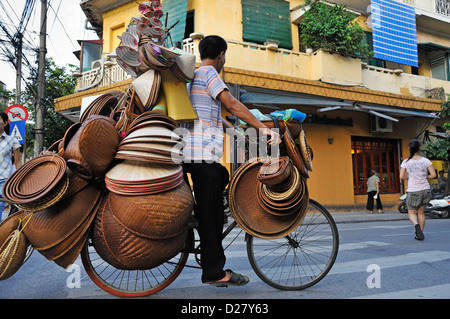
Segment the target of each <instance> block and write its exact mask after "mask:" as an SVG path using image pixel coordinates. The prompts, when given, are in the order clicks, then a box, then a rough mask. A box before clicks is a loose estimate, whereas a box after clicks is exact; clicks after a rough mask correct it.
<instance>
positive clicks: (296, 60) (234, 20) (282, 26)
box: [55, 0, 450, 206]
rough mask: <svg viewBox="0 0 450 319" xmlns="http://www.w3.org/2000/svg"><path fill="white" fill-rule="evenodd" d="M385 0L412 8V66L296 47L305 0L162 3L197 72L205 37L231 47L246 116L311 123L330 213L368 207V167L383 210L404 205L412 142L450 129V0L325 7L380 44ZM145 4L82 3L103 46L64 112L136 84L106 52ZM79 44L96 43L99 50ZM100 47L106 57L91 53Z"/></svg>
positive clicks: (228, 71) (314, 190) (229, 69)
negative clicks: (447, 114) (294, 115)
mask: <svg viewBox="0 0 450 319" xmlns="http://www.w3.org/2000/svg"><path fill="white" fill-rule="evenodd" d="M379 1H382V2H383V1H384V2H390V3H393V4H394V5H396V4H399V5H401V6H405V8H407V9H409V10H410V11H411V10H412V12H413V16H415V21H414V23H415V30H414V34H415V36H416V44H417V45H416V55H417V63H416V64H413V65H408V64H402V63H399V62H393V61H390V60H388V59H383V58H376V59H373V60H372V61H369V62H368V63H365V62H363V61H361V59H359V58H356V57H342V56H340V55H338V54H335V53H332V52H325V51H322V50H318V51H315V52H311V50H310V49H308V48H305V47H304V46H303V45H302V43H301V40H300V32H301V31H300V29H299V23H300V21H301V20H302V16H303V14H304V8H303V6H302V5H303V4H304V1H302V0H293V1H283V0H215V1H210V0H176V1H175V0H163V1H162V5H163V11H164V12H168V15H167V16H166V17H165V18H166V19H167V21H164V23H165V24H166V26H167V27H168V28H169V27H171V26H173V24H175V22H177V21H178V22H177V23H176V25H175V26H174V27H173V29H172V31H171V37H170V38H169V39H168V44H169V45H170V46H179V47H182V48H183V49H184V50H185V51H189V52H191V53H194V54H196V56H197V60H196V63H197V66H198V65H199V64H200V57H199V54H198V43H199V41H200V40H201V39H202V38H203V37H204V36H206V35H211V34H217V35H220V36H222V37H223V38H225V39H226V40H227V43H228V51H227V62H226V65H225V68H224V70H223V72H222V74H221V76H222V77H223V79H224V81H225V83H227V85H228V86H229V88H230V91H231V92H232V93H233V95H234V96H235V97H237V98H238V99H240V100H241V101H242V102H243V103H244V104H245V105H247V107H248V108H249V109H258V110H260V111H261V112H262V113H263V114H267V113H270V112H272V111H274V110H277V109H281V110H282V109H291V108H294V109H297V110H300V111H301V112H303V113H305V114H306V115H307V117H306V119H305V121H304V123H303V128H304V130H305V132H306V135H307V139H308V143H309V144H310V145H311V147H312V149H313V152H314V161H313V172H312V173H311V174H310V178H309V180H308V187H309V191H310V195H311V198H314V199H316V200H318V201H319V202H321V203H323V204H326V205H330V206H354V205H358V204H362V203H364V202H365V201H366V199H367V195H366V194H367V192H366V188H367V186H366V180H367V178H368V177H369V172H370V170H372V169H375V170H377V171H378V172H379V175H380V179H381V189H382V191H381V193H382V195H381V196H382V199H383V201H385V202H389V201H391V202H395V201H397V200H398V197H399V196H400V194H401V193H402V192H404V189H405V188H404V185H403V184H402V183H401V181H400V180H399V169H400V168H399V167H400V163H401V161H402V160H403V159H404V158H405V157H407V156H408V155H409V154H408V153H409V152H408V141H409V140H410V139H412V138H418V139H422V138H423V136H424V133H425V132H426V131H427V130H429V131H440V130H441V127H442V125H443V123H444V120H443V119H440V118H439V116H438V113H439V111H440V106H441V103H442V99H445V97H446V94H449V93H450V82H449V81H450V71H449V70H450V63H449V62H450V58H449V52H450V1H446V0H421V1H418V0H395V1H394V0H377V2H375V1H374V0H373V1H370V0H356V1H349V0H343V1H337V0H336V1H331V0H330V1H329V3H330V4H331V5H334V4H344V5H345V6H346V8H347V9H348V10H351V12H353V13H354V14H355V20H356V21H357V22H358V23H359V24H360V25H361V26H362V27H363V28H364V29H365V30H366V34H367V39H368V43H369V44H370V45H371V46H372V47H373V46H374V45H377V43H376V41H375V40H376V39H375V34H374V33H373V32H374V28H375V26H374V25H373V23H374V18H375V17H374V15H375V14H377V9H379V8H378V7H377V5H379ZM137 2H139V3H142V2H143V1H125V0H122V1H112V0H82V1H81V3H80V5H81V7H82V8H83V11H84V12H85V14H86V17H87V19H88V21H89V22H90V24H91V26H92V27H93V28H94V29H95V30H96V32H97V34H98V35H99V38H100V40H101V41H95V45H96V47H95V48H94V49H92V50H91V49H86V50H85V51H83V50H82V51H83V52H81V55H80V61H83V62H82V63H83V67H82V68H80V70H82V72H80V74H78V76H79V78H78V85H77V89H76V92H75V93H74V94H72V95H69V96H65V97H62V98H59V99H57V100H56V101H55V104H56V111H57V112H59V113H60V114H63V115H65V116H66V117H68V118H71V119H73V120H74V121H77V118H78V116H79V112H80V108H81V106H82V102H83V99H84V98H89V97H92V96H97V95H100V94H102V93H105V92H107V91H110V90H116V89H126V88H127V87H128V86H129V85H130V83H131V78H130V77H129V76H128V75H127V74H126V73H125V72H124V71H122V69H121V68H120V67H118V66H117V64H115V62H114V60H109V59H107V58H106V55H107V54H108V53H110V52H112V51H113V50H114V49H115V48H116V47H117V46H118V44H119V41H120V39H119V38H118V37H117V36H118V35H120V34H122V33H123V32H124V31H125V30H126V27H127V25H128V23H129V22H130V19H131V18H132V17H134V16H138V15H139V11H138V5H137ZM402 8H403V7H402ZM399 19H400V18H399ZM372 35H373V36H372ZM372 38H373V39H372ZM267 40H276V41H275V42H273V41H267ZM372 40H373V41H374V42H373V43H372ZM83 45H86V48H88V47H89V46H93V45H92V41H91V42H89V41H86V44H85V43H83V44H82V47H83ZM98 45H100V48H101V54H97V55H96V54H93V53H92V52H96V50H97V51H98V48H99V47H98ZM89 55H91V56H90V58H91V59H90V60H89ZM83 56H84V58H83ZM86 100H87V99H85V100H84V101H86ZM436 165H441V164H439V163H437V164H436ZM436 168H437V169H439V168H441V167H436ZM444 169H445V168H444Z"/></svg>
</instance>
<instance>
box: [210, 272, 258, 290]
mask: <svg viewBox="0 0 450 319" xmlns="http://www.w3.org/2000/svg"><path fill="white" fill-rule="evenodd" d="M225 272H228V273H230V274H231V277H230V279H229V280H227V281H213V282H205V284H209V285H211V286H214V287H228V286H243V285H246V284H248V282H249V281H250V279H249V278H248V277H247V276H243V275H241V274H237V273H235V272H233V271H232V270H231V269H227V270H225Z"/></svg>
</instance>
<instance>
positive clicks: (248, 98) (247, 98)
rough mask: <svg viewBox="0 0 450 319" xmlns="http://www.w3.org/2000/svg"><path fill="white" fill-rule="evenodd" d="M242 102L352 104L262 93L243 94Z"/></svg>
mask: <svg viewBox="0 0 450 319" xmlns="http://www.w3.org/2000/svg"><path fill="white" fill-rule="evenodd" d="M241 102H242V103H251V104H268V105H270V104H281V105H298V106H302V105H303V106H323V107H332V106H341V107H343V106H351V105H352V104H350V103H346V102H341V101H333V100H331V99H318V98H315V97H310V96H304V95H295V94H292V93H291V94H290V93H286V94H282V93H262V92H250V91H244V92H241Z"/></svg>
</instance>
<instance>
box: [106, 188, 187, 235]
mask: <svg viewBox="0 0 450 319" xmlns="http://www.w3.org/2000/svg"><path fill="white" fill-rule="evenodd" d="M108 205H109V208H110V212H111V213H112V215H113V217H114V218H115V220H116V221H117V222H118V223H119V224H120V225H121V226H123V227H124V228H126V229H127V230H128V231H130V232H132V233H133V234H135V235H137V236H140V237H145V238H149V239H157V240H161V239H170V238H173V237H176V236H178V235H179V234H180V233H182V232H184V231H185V230H186V228H187V225H188V221H189V217H190V216H191V213H192V210H193V208H194V199H193V197H192V193H191V190H190V188H189V186H187V184H186V183H185V182H184V181H183V183H182V184H181V185H180V186H178V187H176V188H174V189H171V190H169V191H166V192H163V193H158V194H152V195H144V196H125V195H118V194H114V193H110V194H109V196H108Z"/></svg>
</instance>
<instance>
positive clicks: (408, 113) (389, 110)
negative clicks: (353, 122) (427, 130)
mask: <svg viewBox="0 0 450 319" xmlns="http://www.w3.org/2000/svg"><path fill="white" fill-rule="evenodd" d="M356 105H357V107H361V108H362V110H368V111H369V112H370V111H375V112H378V113H386V114H390V115H393V116H400V117H401V118H404V119H406V118H418V117H423V118H429V119H438V118H440V117H439V116H437V115H436V114H434V113H429V112H426V111H417V110H407V109H397V108H393V107H382V106H369V105H360V104H356Z"/></svg>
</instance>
